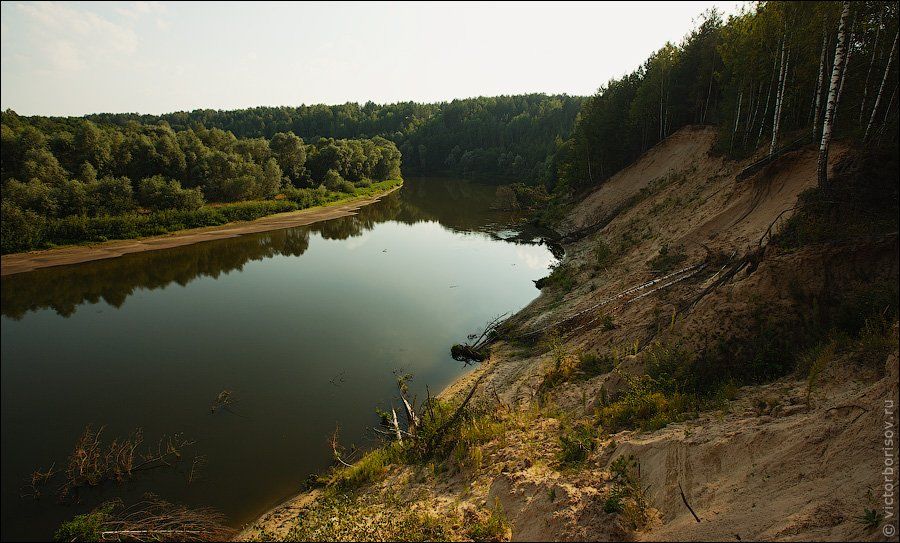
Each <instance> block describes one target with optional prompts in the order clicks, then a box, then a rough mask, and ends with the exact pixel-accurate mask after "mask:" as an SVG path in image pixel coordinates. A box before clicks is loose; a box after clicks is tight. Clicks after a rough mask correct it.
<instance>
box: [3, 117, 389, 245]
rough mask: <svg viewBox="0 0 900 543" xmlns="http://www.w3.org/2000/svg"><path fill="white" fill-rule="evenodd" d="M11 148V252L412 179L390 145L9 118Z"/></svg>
mask: <svg viewBox="0 0 900 543" xmlns="http://www.w3.org/2000/svg"><path fill="white" fill-rule="evenodd" d="M2 145H3V148H2V149H3V150H2V165H0V174H2V195H3V204H2V228H3V231H2V240H3V252H11V251H19V250H24V249H30V248H35V247H42V246H47V245H53V244H62V243H75V242H81V241H102V240H104V239H112V238H119V239H121V238H130V237H137V236H142V235H149V234H158V233H163V232H168V231H172V230H177V229H182V228H188V227H196V226H206V225H214V224H221V223H224V222H228V221H231V220H238V219H250V218H255V217H258V216H261V215H264V214H268V213H273V212H278V211H287V210H292V209H300V208H305V207H309V206H313V205H318V204H322V203H327V202H329V201H333V200H336V199H339V198H341V194H344V195H351V194H353V195H355V194H358V193H361V192H367V191H369V190H370V189H371V185H372V183H373V182H375V183H379V182H386V181H388V180H396V179H399V178H400V151H399V150H398V149H397V147H396V146H395V145H394V144H393V143H392V142H390V141H388V140H386V139H384V138H381V137H375V138H372V139H354V140H345V139H337V140H336V139H331V138H320V139H318V140H317V141H315V142H314V143H311V144H306V143H305V142H304V141H303V140H302V139H301V138H299V137H298V136H296V135H295V134H293V133H289V132H287V133H285V132H281V133H276V134H274V135H272V136H271V138H269V139H266V138H238V137H236V136H235V135H234V134H233V133H231V132H229V131H225V130H221V129H219V128H212V129H206V128H202V127H198V128H196V129H194V128H187V129H184V130H179V131H176V130H173V129H172V128H171V127H170V126H168V125H167V124H165V123H164V122H161V123H158V124H140V123H135V122H130V123H126V124H124V125H122V126H117V125H110V124H106V125H98V124H96V123H94V122H92V121H89V120H87V119H80V118H67V119H51V118H46V117H20V116H18V115H16V114H15V113H14V112H12V111H6V112H3V114H2ZM248 201H249V202H248ZM206 202H217V203H223V202H241V203H238V204H232V205H226V206H206V205H205V204H206Z"/></svg>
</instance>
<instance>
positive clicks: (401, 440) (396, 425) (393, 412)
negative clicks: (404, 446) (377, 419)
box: [391, 406, 403, 443]
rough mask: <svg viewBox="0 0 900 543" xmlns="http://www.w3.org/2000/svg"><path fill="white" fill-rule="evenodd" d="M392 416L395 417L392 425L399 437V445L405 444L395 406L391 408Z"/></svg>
mask: <svg viewBox="0 0 900 543" xmlns="http://www.w3.org/2000/svg"><path fill="white" fill-rule="evenodd" d="M391 414H392V415H393V419H392V420H391V424H392V425H393V427H394V434H395V435H396V436H397V443H403V434H402V433H401V431H400V421H399V420H397V410H396V409H394V406H391Z"/></svg>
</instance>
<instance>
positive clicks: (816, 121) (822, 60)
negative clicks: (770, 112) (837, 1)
mask: <svg viewBox="0 0 900 543" xmlns="http://www.w3.org/2000/svg"><path fill="white" fill-rule="evenodd" d="M827 49H828V33H827V32H825V28H824V26H823V27H822V55H821V57H819V79H818V80H817V82H816V109H815V111H816V113H815V116H813V123H812V137H813V141H815V140H816V136H817V135H818V133H819V117H821V116H822V91H823V90H825V89H824V87H825V58H826V57H827V56H828V55H827Z"/></svg>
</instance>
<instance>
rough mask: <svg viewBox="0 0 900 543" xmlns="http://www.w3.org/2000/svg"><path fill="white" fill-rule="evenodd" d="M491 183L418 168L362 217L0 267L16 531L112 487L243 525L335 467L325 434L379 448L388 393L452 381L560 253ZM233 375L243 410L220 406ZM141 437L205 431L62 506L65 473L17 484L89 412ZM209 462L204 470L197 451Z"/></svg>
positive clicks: (48, 526)
mask: <svg viewBox="0 0 900 543" xmlns="http://www.w3.org/2000/svg"><path fill="white" fill-rule="evenodd" d="M492 200H493V189H492V188H490V187H486V186H482V185H477V184H470V183H467V182H463V181H456V180H446V179H440V180H439V179H429V180H409V181H407V183H406V185H405V186H404V187H403V189H401V190H400V191H398V192H395V193H393V194H391V195H389V196H388V197H386V198H385V199H383V200H382V201H381V202H379V203H377V204H374V205H372V206H369V207H366V208H364V209H362V210H361V211H360V213H359V215H357V216H354V217H348V218H343V219H336V220H332V221H327V222H323V223H319V224H316V225H312V226H308V227H301V228H292V229H286V230H279V231H274V232H268V233H263V234H255V235H249V236H243V237H240V238H235V239H228V240H220V241H212V242H207V243H202V244H197V245H192V246H188V247H182V248H177V249H171V250H167V251H157V252H148V253H141V254H135V255H130V256H126V257H123V258H118V259H112V260H105V261H98V262H93V263H85V264H80V265H76V266H67V267H59V268H48V269H44V270H38V271H35V272H31V273H26V274H19V275H14V276H10V277H7V278H5V279H4V280H3V282H2V366H0V367H2V421H3V432H2V451H3V454H2V538H3V539H4V540H6V539H22V538H46V537H49V536H50V535H52V532H53V530H54V529H55V528H56V527H57V526H58V524H59V523H60V522H61V521H63V520H65V519H67V518H70V517H72V516H73V515H75V514H78V513H81V512H84V511H87V510H89V509H91V508H92V507H93V506H95V505H97V504H98V503H99V502H101V501H103V500H108V499H111V498H115V497H121V498H122V499H124V500H125V501H126V502H131V501H137V500H139V499H140V497H141V496H142V495H143V494H144V493H145V492H149V491H152V492H154V493H156V494H157V495H159V496H160V497H161V498H164V499H166V500H169V501H174V502H180V503H186V504H189V505H194V506H198V505H207V506H212V507H216V508H218V509H220V510H221V511H222V512H223V513H225V514H226V515H227V516H228V518H229V519H230V521H231V523H232V524H233V525H235V526H238V525H240V524H242V523H245V522H248V521H251V520H253V519H254V518H255V517H256V516H257V515H258V514H260V513H262V512H263V511H265V510H266V509H268V508H269V507H271V506H273V505H274V504H276V503H278V502H279V501H281V500H283V499H284V498H286V497H289V496H290V495H292V494H294V493H296V492H297V491H298V489H299V488H300V485H301V483H302V482H303V481H304V480H305V479H306V478H307V476H308V475H309V474H311V473H313V472H320V471H323V470H325V469H327V467H328V466H329V463H330V448H329V447H328V445H327V441H326V440H327V436H328V434H329V433H330V432H331V431H333V430H334V428H335V425H339V426H340V428H341V436H342V441H344V442H345V443H346V444H349V443H356V444H359V445H363V446H366V445H370V444H371V443H372V441H373V439H374V438H373V437H372V436H373V432H372V431H371V427H373V426H375V425H376V424H377V417H376V415H375V408H376V407H378V408H385V407H389V406H390V403H391V400H392V399H393V398H394V396H395V384H394V376H393V373H392V372H393V371H395V370H400V371H404V372H410V373H413V374H414V375H415V377H414V380H413V382H412V389H413V391H414V392H416V393H418V395H419V397H420V398H421V397H423V396H424V390H425V386H426V385H428V386H429V387H430V389H431V390H432V391H439V390H440V389H441V388H442V387H444V386H446V385H447V384H448V383H450V382H451V381H452V380H453V379H454V378H456V377H458V376H459V375H461V374H462V373H463V372H464V371H466V370H465V369H464V368H462V367H461V365H460V364H459V363H457V362H454V361H453V360H451V359H450V357H449V347H450V345H451V344H453V343H454V342H458V341H459V340H461V339H464V338H465V336H466V334H468V333H470V332H473V331H475V330H476V329H478V328H479V327H480V326H481V325H483V324H484V323H485V322H486V321H487V320H489V319H490V318H492V317H494V316H496V315H498V314H500V313H504V312H508V311H515V310H517V309H519V308H521V307H524V306H525V305H526V304H527V303H528V302H529V301H531V300H532V299H533V298H534V297H536V296H537V294H538V290H537V289H535V287H534V284H533V283H532V280H533V279H538V278H540V277H543V276H545V275H546V274H547V272H548V267H549V266H550V264H551V263H553V262H554V261H555V259H554V257H553V255H552V254H551V252H550V251H549V250H548V248H547V247H546V246H544V245H541V244H539V243H535V240H534V235H535V234H534V233H529V232H525V231H523V230H522V224H521V222H520V221H519V220H517V219H516V217H514V216H511V215H510V214H507V213H500V212H496V211H491V210H490V204H491V203H492ZM224 389H230V390H233V391H234V396H235V397H236V398H237V400H238V401H237V403H235V404H234V406H233V408H232V410H231V411H230V412H229V411H222V410H220V411H217V412H216V413H215V414H211V413H210V406H211V404H212V402H213V400H214V398H215V397H216V395H217V394H218V393H219V392H220V391H222V390H224ZM89 423H90V424H94V425H95V426H101V425H102V426H105V430H104V433H105V434H106V435H107V437H114V436H117V435H125V434H128V433H130V432H131V431H133V430H134V429H136V428H142V429H143V432H144V436H145V443H151V442H155V441H156V440H157V439H159V437H160V436H162V435H165V434H174V433H181V434H184V435H185V436H187V437H189V438H191V439H193V440H195V441H196V444H195V445H193V446H191V447H190V448H188V449H187V450H186V451H185V459H184V461H183V462H182V463H181V465H180V467H179V468H178V469H174V470H172V469H163V470H155V471H149V472H143V473H141V474H139V475H138V476H136V477H135V478H134V479H133V480H132V481H131V482H129V483H127V484H124V485H116V484H110V485H107V486H104V487H101V488H98V489H91V490H90V491H87V492H82V493H81V496H80V497H81V503H79V504H77V505H60V504H57V503H56V500H55V498H54V493H55V488H56V486H58V484H59V480H57V481H55V482H52V483H50V485H48V487H47V488H45V491H44V496H43V497H42V498H40V499H38V500H33V499H23V498H21V497H20V494H21V491H22V485H23V483H24V482H25V480H26V478H27V476H28V474H29V473H31V471H32V470H34V469H35V468H38V467H44V468H46V467H49V466H50V465H51V464H53V463H54V462H55V463H56V466H57V467H61V466H64V465H65V460H66V457H67V455H68V453H69V452H70V451H71V450H72V447H73V444H74V442H75V440H76V439H77V438H78V436H79V434H80V433H81V431H82V430H83V428H84V427H85V425H86V424H89ZM196 456H200V457H202V458H203V460H204V461H205V465H204V466H203V468H202V470H200V471H199V476H197V474H195V476H194V480H193V481H192V482H190V483H189V482H188V472H189V471H190V467H191V464H192V462H193V459H194V457H196Z"/></svg>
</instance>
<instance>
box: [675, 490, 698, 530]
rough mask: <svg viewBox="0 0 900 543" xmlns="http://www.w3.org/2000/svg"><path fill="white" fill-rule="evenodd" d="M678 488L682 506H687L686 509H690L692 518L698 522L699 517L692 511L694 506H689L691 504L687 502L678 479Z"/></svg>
mask: <svg viewBox="0 0 900 543" xmlns="http://www.w3.org/2000/svg"><path fill="white" fill-rule="evenodd" d="M678 490H679V491H680V492H681V501H683V502H684V506H685V507H687V508H688V511H690V512H691V514H692V515H694V520H696V521H697V522H700V517H698V516H697V513H695V512H694V508H693V507H691V504H689V503H688V501H687V496H685V495H684V489H683V488H681V482H680V481H679V482H678Z"/></svg>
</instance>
